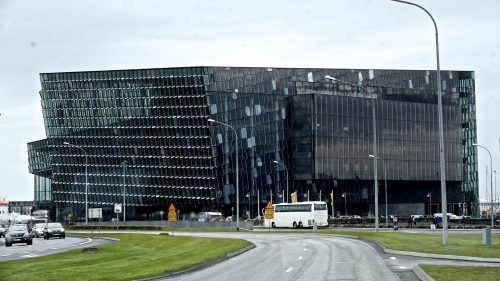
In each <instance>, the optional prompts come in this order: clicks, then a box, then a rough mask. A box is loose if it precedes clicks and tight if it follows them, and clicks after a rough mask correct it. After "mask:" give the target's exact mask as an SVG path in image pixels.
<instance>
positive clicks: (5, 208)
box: [0, 199, 9, 215]
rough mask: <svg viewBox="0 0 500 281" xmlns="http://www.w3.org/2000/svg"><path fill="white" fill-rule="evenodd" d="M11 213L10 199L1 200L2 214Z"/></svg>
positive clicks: (0, 210) (0, 211) (0, 212)
mask: <svg viewBox="0 0 500 281" xmlns="http://www.w3.org/2000/svg"><path fill="white" fill-rule="evenodd" d="M8 213H9V201H7V200H5V199H4V200H0V215H4V214H8Z"/></svg>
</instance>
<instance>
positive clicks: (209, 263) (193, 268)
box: [136, 243, 256, 281]
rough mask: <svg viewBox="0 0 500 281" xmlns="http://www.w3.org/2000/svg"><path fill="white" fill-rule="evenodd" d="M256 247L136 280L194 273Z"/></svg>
mask: <svg viewBox="0 0 500 281" xmlns="http://www.w3.org/2000/svg"><path fill="white" fill-rule="evenodd" d="M255 247H256V246H255V244H253V243H252V244H251V245H250V246H248V247H245V248H243V249H240V250H237V251H234V252H231V253H228V254H226V255H225V256H223V257H220V258H218V259H215V260H213V261H209V262H206V263H203V264H199V265H196V266H194V267H191V268H188V269H186V270H182V271H177V272H172V273H167V274H164V275H160V276H154V277H148V278H143V279H137V280H136V281H153V280H160V279H163V278H170V277H175V276H179V275H183V274H187V273H192V272H195V271H199V270H202V269H205V268H207V267H210V266H213V265H216V264H218V263H221V262H223V261H225V260H228V259H230V258H233V257H235V256H238V255H241V254H243V253H244V252H246V251H249V250H251V249H253V248H255Z"/></svg>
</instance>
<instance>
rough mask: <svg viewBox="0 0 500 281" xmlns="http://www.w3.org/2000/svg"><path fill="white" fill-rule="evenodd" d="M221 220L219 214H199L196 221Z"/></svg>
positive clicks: (221, 217)
mask: <svg viewBox="0 0 500 281" xmlns="http://www.w3.org/2000/svg"><path fill="white" fill-rule="evenodd" d="M223 219H224V217H223V216H222V213H221V212H201V213H200V214H199V215H198V221H219V220H223Z"/></svg>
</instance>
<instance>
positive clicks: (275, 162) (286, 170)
mask: <svg viewBox="0 0 500 281" xmlns="http://www.w3.org/2000/svg"><path fill="white" fill-rule="evenodd" d="M273 163H274V164H278V165H282V166H283V167H285V172H286V203H288V168H287V167H286V165H285V164H283V163H281V162H278V161H276V160H274V161H273Z"/></svg>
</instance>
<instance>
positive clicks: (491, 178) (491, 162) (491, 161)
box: [472, 143, 495, 228]
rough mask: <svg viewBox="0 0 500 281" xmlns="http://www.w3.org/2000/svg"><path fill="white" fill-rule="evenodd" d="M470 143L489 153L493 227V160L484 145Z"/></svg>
mask: <svg viewBox="0 0 500 281" xmlns="http://www.w3.org/2000/svg"><path fill="white" fill-rule="evenodd" d="M472 145H473V146H478V147H481V148H484V149H485V150H486V151H488V154H489V155H490V186H491V187H490V188H491V190H490V191H491V192H490V197H491V228H493V220H494V219H493V217H494V216H495V213H494V211H493V210H494V207H493V206H494V205H493V160H492V158H491V153H490V151H489V150H488V149H487V148H486V147H484V146H482V145H479V144H477V143H474V144H472Z"/></svg>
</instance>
